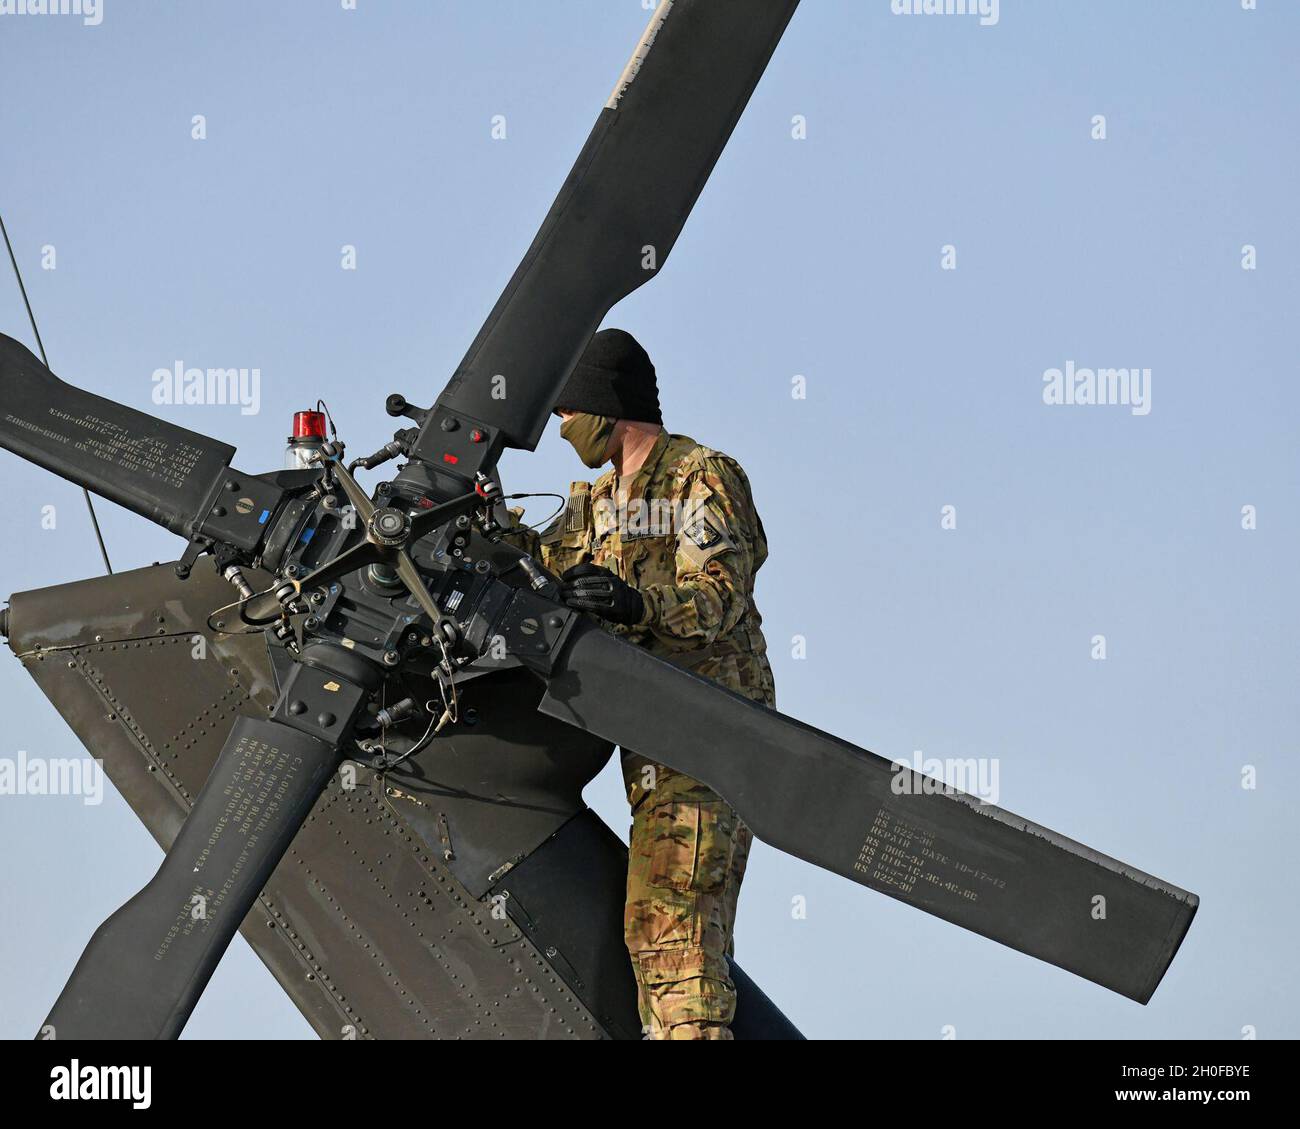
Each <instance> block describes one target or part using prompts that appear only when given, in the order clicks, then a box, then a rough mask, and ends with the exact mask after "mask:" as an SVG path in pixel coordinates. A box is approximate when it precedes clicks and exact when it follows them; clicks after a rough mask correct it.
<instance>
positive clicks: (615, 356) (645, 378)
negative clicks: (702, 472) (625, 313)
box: [555, 329, 664, 425]
mask: <svg viewBox="0 0 1300 1129" xmlns="http://www.w3.org/2000/svg"><path fill="white" fill-rule="evenodd" d="M555 407H556V408H557V409H559V408H564V409H565V410H566V411H570V412H590V413H591V414H592V415H597V416H609V417H610V418H611V419H632V420H637V421H639V422H641V423H657V424H660V425H662V424H663V422H664V421H663V416H662V415H660V413H659V386H658V384H656V383H655V367H654V365H653V364H651V363H650V355H649V354H648V353H647V352H646V351H645V350H644V349H642V348H641V346H640V345H639V344H637V340H636V338H635V337H633V336H632V335H631V334H630V333H628V332H627V330H625V329H602V330H601V331H600V332H599V333H598V334H596V336H595V337H593V338H592V339H591V343H590V344H589V345H588V346H587V350H586V352H584V353H583V354H582V359H581V360H580V361H578V364H577V367H576V368H575V369H574V370H573V374H572V375H571V376H570V377H569V381H568V383H567V384H566V385H565V386H564V391H563V392H561V393H560V396H559V399H558V400H556V401H555Z"/></svg>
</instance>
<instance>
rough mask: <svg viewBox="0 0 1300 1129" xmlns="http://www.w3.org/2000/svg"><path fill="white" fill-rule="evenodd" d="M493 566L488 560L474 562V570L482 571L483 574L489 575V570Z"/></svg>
mask: <svg viewBox="0 0 1300 1129" xmlns="http://www.w3.org/2000/svg"><path fill="white" fill-rule="evenodd" d="M491 568H492V566H491V565H490V564H489V563H488V562H487V561H475V562H474V571H475V572H478V573H482V574H483V575H487V573H488V571H489V570H490V569H491Z"/></svg>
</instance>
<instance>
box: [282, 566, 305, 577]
mask: <svg viewBox="0 0 1300 1129" xmlns="http://www.w3.org/2000/svg"><path fill="white" fill-rule="evenodd" d="M300 572H302V569H301V568H299V567H298V565H297V564H293V563H290V564H287V565H285V566H284V575H285V576H297V575H298V574H299V573H300Z"/></svg>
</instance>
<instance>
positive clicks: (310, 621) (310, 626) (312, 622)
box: [302, 615, 320, 631]
mask: <svg viewBox="0 0 1300 1129" xmlns="http://www.w3.org/2000/svg"><path fill="white" fill-rule="evenodd" d="M319 626H320V620H319V619H318V618H317V617H316V616H314V615H309V616H308V617H307V618H306V619H304V620H303V621H302V627H303V630H304V631H315V630H316V628H318V627H319Z"/></svg>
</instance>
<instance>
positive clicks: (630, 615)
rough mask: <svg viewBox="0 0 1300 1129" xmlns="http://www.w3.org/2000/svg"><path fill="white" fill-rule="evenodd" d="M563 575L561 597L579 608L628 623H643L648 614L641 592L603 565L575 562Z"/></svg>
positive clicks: (570, 605)
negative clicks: (646, 613) (602, 566)
mask: <svg viewBox="0 0 1300 1129" xmlns="http://www.w3.org/2000/svg"><path fill="white" fill-rule="evenodd" d="M560 579H561V580H562V581H563V583H562V584H561V586H560V599H562V600H563V601H564V602H565V603H566V604H568V605H569V607H571V608H576V609H577V610H578V611H583V612H591V613H592V614H593V615H598V616H600V618H601V619H607V620H609V621H610V622H611V623H626V624H635V623H640V622H641V617H642V616H643V615H645V601H644V600H643V599H642V598H641V593H640V592H638V591H637V590H636V589H635V588H633V587H632V585H630V584H628V583H627V582H626V581H625V580H621V579H619V577H617V576H615V575H614V574H613V573H612V572H610V571H609V569H607V568H601V567H600V565H594V564H577V565H574V566H573V567H572V568H570V569H566V570H565V572H564V575H563V576H562V577H560Z"/></svg>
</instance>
